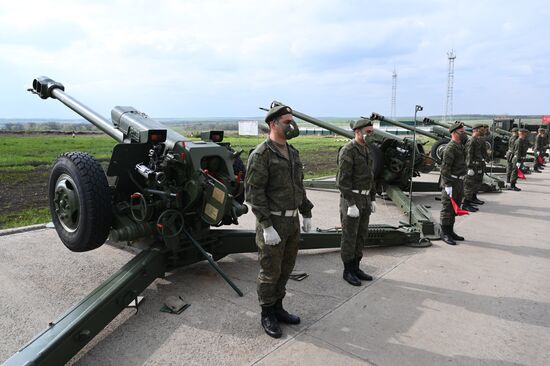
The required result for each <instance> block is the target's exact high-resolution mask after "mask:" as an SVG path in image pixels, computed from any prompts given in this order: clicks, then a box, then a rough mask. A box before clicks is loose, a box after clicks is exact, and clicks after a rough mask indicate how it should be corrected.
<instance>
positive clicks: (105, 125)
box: [29, 76, 188, 150]
mask: <svg viewBox="0 0 550 366" xmlns="http://www.w3.org/2000/svg"><path fill="white" fill-rule="evenodd" d="M29 90H30V91H31V92H33V93H35V94H38V95H39V96H40V98H42V99H48V98H54V99H57V100H59V101H60V102H61V103H63V104H65V105H66V106H67V107H69V108H70V109H72V110H73V111H75V112H76V113H78V114H79V115H80V116H82V117H83V118H84V119H86V120H87V121H89V122H90V123H92V124H93V125H94V126H96V127H97V128H99V129H100V130H101V131H103V132H105V133H106V134H107V135H109V136H111V137H112V138H113V139H115V140H116V141H117V142H123V141H124V140H125V139H126V138H131V137H135V138H136V139H143V138H147V137H149V136H150V135H151V134H154V133H159V132H160V133H162V134H166V147H167V148H168V149H169V150H170V149H173V148H174V145H175V144H176V143H177V142H178V141H186V142H187V141H188V139H187V138H186V137H184V136H182V135H180V134H179V133H177V132H175V131H174V130H172V129H170V128H167V127H166V126H164V125H162V124H161V123H159V122H157V121H155V120H153V119H150V118H148V117H147V116H146V115H145V114H144V113H141V112H139V111H137V110H135V109H134V108H132V107H115V108H114V109H113V110H112V111H111V118H112V122H111V121H109V120H107V119H105V118H104V117H102V116H101V115H99V114H98V113H96V112H95V111H93V110H92V109H90V108H88V107H87V106H85V105H84V104H82V103H81V102H79V101H78V100H76V99H74V98H73V97H71V96H70V95H68V94H66V93H65V87H64V86H63V84H61V83H59V82H57V81H54V80H52V79H50V78H48V77H45V76H41V77H38V78H36V79H34V80H33V82H32V89H29ZM143 134H147V136H143Z"/></svg>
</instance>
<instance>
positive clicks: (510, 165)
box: [506, 160, 516, 183]
mask: <svg viewBox="0 0 550 366" xmlns="http://www.w3.org/2000/svg"><path fill="white" fill-rule="evenodd" d="M515 167H516V166H515V165H514V163H512V160H507V161H506V183H510V179H512V172H513V171H514V168H515Z"/></svg>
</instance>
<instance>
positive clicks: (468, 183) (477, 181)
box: [464, 167, 485, 201]
mask: <svg viewBox="0 0 550 366" xmlns="http://www.w3.org/2000/svg"><path fill="white" fill-rule="evenodd" d="M480 172H481V173H480ZM484 174H485V169H483V168H482V167H476V168H475V169H474V175H473V176H469V175H466V177H465V178H464V199H466V200H468V201H471V200H473V199H474V195H476V194H477V192H479V191H480V190H481V185H482V184H483V175H484Z"/></svg>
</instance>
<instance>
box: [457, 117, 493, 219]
mask: <svg viewBox="0 0 550 366" xmlns="http://www.w3.org/2000/svg"><path fill="white" fill-rule="evenodd" d="M483 129H484V127H483V125H482V124H479V123H478V124H475V125H474V126H473V127H472V137H470V138H469V139H468V142H467V143H466V146H465V149H466V167H467V168H468V170H467V173H466V177H465V178H464V202H463V203H462V208H463V209H465V210H468V211H470V212H476V211H477V210H478V208H477V207H476V206H474V205H482V204H483V203H484V202H483V201H480V200H479V199H477V192H478V191H479V190H480V188H481V184H482V182H483V174H485V169H484V168H485V161H484V160H483V158H484V155H487V148H486V143H485V139H483V138H482V136H481V135H482V131H483Z"/></svg>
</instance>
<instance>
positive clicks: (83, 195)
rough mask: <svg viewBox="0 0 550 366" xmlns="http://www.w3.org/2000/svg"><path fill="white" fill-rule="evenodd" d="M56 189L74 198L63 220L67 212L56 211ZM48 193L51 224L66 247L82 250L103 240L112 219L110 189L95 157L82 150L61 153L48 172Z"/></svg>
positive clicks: (93, 247) (97, 245) (57, 197)
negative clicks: (65, 215) (63, 215)
mask: <svg viewBox="0 0 550 366" xmlns="http://www.w3.org/2000/svg"><path fill="white" fill-rule="evenodd" d="M56 192H58V193H57V196H56ZM59 192H61V193H64V192H69V195H71V196H72V197H76V198H74V199H73V200H72V202H73V207H74V213H73V212H72V211H73V210H70V211H71V212H72V213H71V215H70V217H71V218H70V219H69V220H64V221H63V222H62V220H61V219H60V215H61V213H63V212H66V211H63V210H59V206H60V201H59V200H60V199H59V197H60V194H59ZM48 195H49V204H50V213H51V216H52V221H53V224H54V226H55V229H56V231H57V234H58V235H59V238H60V239H61V241H62V242H63V244H65V246H66V247H67V248H69V249H70V250H71V251H73V252H85V251H89V250H92V249H96V248H98V247H100V246H101V245H102V244H103V243H105V241H106V240H107V237H108V236H109V230H110V228H111V224H112V221H113V211H112V203H111V192H110V189H109V184H108V182H107V177H106V176H105V173H104V171H103V169H102V168H101V165H100V164H99V162H98V161H97V160H96V159H95V158H94V157H92V156H91V155H89V154H86V153H83V152H68V153H64V154H62V155H60V156H59V157H58V158H57V160H56V161H55V162H54V165H53V168H52V171H51V173H50V178H49V183H48ZM56 205H57V206H56ZM56 207H57V208H56ZM56 210H57V211H56ZM67 211H69V210H67ZM67 221H68V222H67Z"/></svg>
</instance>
